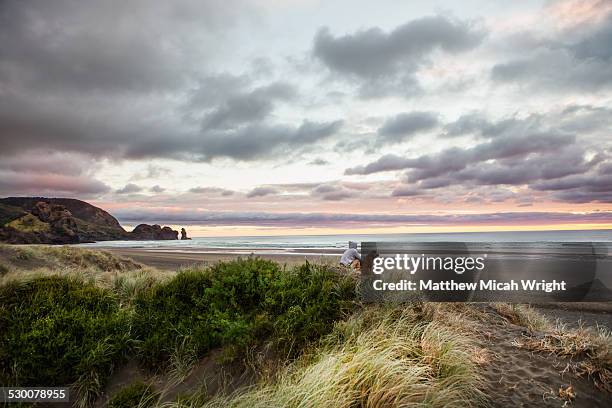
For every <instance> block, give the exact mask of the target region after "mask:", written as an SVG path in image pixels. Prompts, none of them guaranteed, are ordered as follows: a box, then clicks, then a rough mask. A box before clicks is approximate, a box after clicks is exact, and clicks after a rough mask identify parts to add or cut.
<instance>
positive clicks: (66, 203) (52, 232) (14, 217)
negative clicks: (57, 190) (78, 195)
mask: <svg viewBox="0 0 612 408" xmlns="http://www.w3.org/2000/svg"><path fill="white" fill-rule="evenodd" d="M137 228H138V231H140V232H138V231H137V233H136V234H135V233H133V232H127V231H126V230H124V229H123V227H121V225H120V224H119V221H117V219H116V218H115V217H113V216H112V215H110V214H109V213H107V212H106V211H104V210H102V209H101V208H98V207H95V206H93V205H91V204H89V203H86V202H84V201H81V200H76V199H72V198H45V197H8V198H1V199H0V241H3V242H8V243H11V244H74V243H80V242H95V241H109V240H129V239H138V240H140V239H178V231H174V230H172V229H171V228H170V227H163V228H162V227H160V226H159V225H153V226H151V225H147V224H141V225H139V226H138V227H137Z"/></svg>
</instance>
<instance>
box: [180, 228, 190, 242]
mask: <svg viewBox="0 0 612 408" xmlns="http://www.w3.org/2000/svg"><path fill="white" fill-rule="evenodd" d="M188 239H191V238H189V237H188V236H187V231H186V230H185V228H181V240H183V241H184V240H188Z"/></svg>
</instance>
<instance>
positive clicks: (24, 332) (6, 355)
mask: <svg viewBox="0 0 612 408" xmlns="http://www.w3.org/2000/svg"><path fill="white" fill-rule="evenodd" d="M0 327H1V329H0V380H1V381H0V382H2V383H3V384H13V385H20V386H35V385H41V384H44V385H47V386H65V385H67V384H71V383H73V382H78V381H83V379H84V378H88V379H90V380H91V383H92V384H97V388H100V385H99V384H100V383H103V381H104V379H105V378H106V377H107V376H108V375H109V374H110V371H111V370H112V367H113V366H114V365H115V364H116V363H117V362H118V361H119V360H121V359H122V358H123V356H124V355H125V353H126V351H127V349H128V345H129V336H130V329H129V327H130V324H129V316H128V315H127V314H126V313H125V312H122V311H120V310H119V308H118V303H117V302H116V300H115V299H114V298H113V297H112V296H111V295H110V294H109V292H108V291H106V290H103V289H100V288H97V287H95V286H93V285H91V284H86V283H83V282H80V281H77V280H74V279H68V278H62V277H45V278H40V279H36V280H32V281H28V282H21V283H9V284H7V285H5V286H2V287H0ZM86 391H88V392H90V391H92V390H86ZM93 391H98V390H93Z"/></svg>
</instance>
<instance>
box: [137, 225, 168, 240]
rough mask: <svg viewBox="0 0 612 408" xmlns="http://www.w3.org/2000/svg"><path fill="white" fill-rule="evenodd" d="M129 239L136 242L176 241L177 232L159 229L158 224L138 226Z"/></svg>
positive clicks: (163, 228) (165, 228)
mask: <svg viewBox="0 0 612 408" xmlns="http://www.w3.org/2000/svg"><path fill="white" fill-rule="evenodd" d="M130 235H131V239H138V240H151V239H154V240H158V239H160V240H173V239H178V231H175V230H173V229H172V228H170V227H161V226H160V225H158V224H154V225H149V224H139V225H137V226H136V228H134V229H133V230H132V232H131V233H130Z"/></svg>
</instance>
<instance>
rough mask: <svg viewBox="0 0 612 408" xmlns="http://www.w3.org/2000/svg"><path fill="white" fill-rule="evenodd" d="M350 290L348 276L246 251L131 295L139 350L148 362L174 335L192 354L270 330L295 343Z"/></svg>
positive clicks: (245, 341) (338, 307) (158, 359)
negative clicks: (284, 264) (248, 255)
mask: <svg viewBox="0 0 612 408" xmlns="http://www.w3.org/2000/svg"><path fill="white" fill-rule="evenodd" d="M354 293H355V292H354V283H353V282H352V281H351V280H350V278H346V277H341V276H339V275H337V274H335V273H333V272H330V271H328V270H326V269H324V268H321V267H318V266H313V265H310V264H305V265H303V266H301V267H299V268H296V269H293V270H288V271H287V270H283V269H281V268H280V267H279V265H278V264H277V263H274V262H271V261H266V260H262V259H246V260H238V261H233V262H226V263H220V264H217V265H216V266H213V267H211V268H210V269H205V270H197V269H196V270H188V271H184V272H181V273H179V274H178V275H177V276H176V277H175V278H173V279H171V280H169V281H168V282H166V283H163V284H160V285H157V286H154V287H152V288H151V289H150V290H148V291H145V292H143V293H141V294H140V295H139V296H138V298H137V299H136V301H135V311H136V321H135V322H134V329H135V332H136V335H137V338H138V339H139V341H140V345H139V349H140V357H141V360H142V362H143V363H144V364H145V365H147V366H157V365H159V364H164V363H167V362H168V360H169V358H170V356H171V354H172V352H173V350H175V349H176V347H177V346H178V345H179V342H180V344H181V346H182V347H184V346H185V343H186V342H187V343H188V344H189V345H190V347H192V349H193V350H194V352H195V354H196V355H198V356H200V355H202V354H203V353H205V352H206V351H208V350H209V349H211V348H212V347H217V346H226V348H227V349H228V350H230V351H232V350H233V351H234V353H237V352H239V351H240V350H244V348H245V347H247V346H251V345H254V344H257V343H258V342H261V341H263V340H266V339H270V338H273V339H274V342H275V344H276V345H280V346H282V347H289V348H293V347H295V346H296V345H297V346H302V345H304V344H305V343H307V342H308V341H310V340H313V339H316V338H318V337H319V336H321V335H322V334H325V333H327V332H329V331H330V330H331V327H332V323H333V322H334V321H335V320H336V319H338V318H339V317H340V316H341V314H342V312H343V310H345V309H346V308H347V306H348V305H349V302H350V301H352V300H353V298H354ZM230 356H231V355H230Z"/></svg>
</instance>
